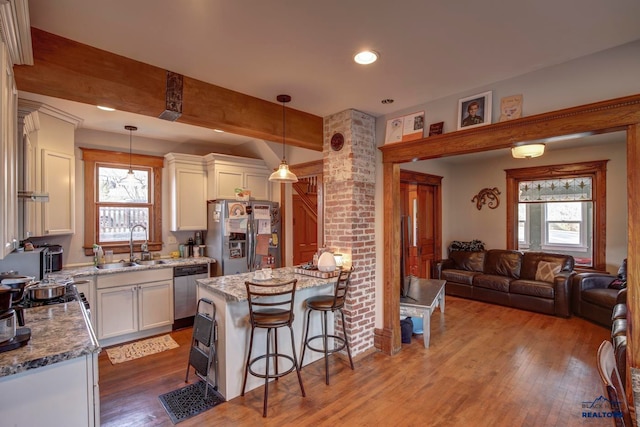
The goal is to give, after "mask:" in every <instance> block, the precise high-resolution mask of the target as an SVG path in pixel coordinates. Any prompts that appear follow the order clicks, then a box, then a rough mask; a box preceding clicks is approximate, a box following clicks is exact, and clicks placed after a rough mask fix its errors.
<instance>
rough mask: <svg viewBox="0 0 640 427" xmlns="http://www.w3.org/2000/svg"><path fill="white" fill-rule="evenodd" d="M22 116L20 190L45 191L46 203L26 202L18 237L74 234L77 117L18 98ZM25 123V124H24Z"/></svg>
mask: <svg viewBox="0 0 640 427" xmlns="http://www.w3.org/2000/svg"><path fill="white" fill-rule="evenodd" d="M19 108H20V110H21V112H30V113H28V114H27V115H26V116H25V117H24V121H25V128H24V131H25V136H24V138H23V139H22V141H23V144H22V145H23V146H22V151H23V159H22V165H21V166H22V168H23V169H24V170H23V172H22V176H23V185H24V188H22V190H24V191H31V192H34V193H47V194H48V195H49V200H48V202H46V203H34V202H26V204H25V207H24V210H23V213H22V214H23V217H22V218H21V221H22V227H21V229H22V233H23V235H22V236H21V238H23V239H24V238H28V237H33V236H53V235H66V234H73V233H75V153H74V150H75V146H74V141H75V129H76V127H77V126H78V125H79V124H80V123H81V122H82V120H81V119H79V118H77V117H75V116H72V115H70V114H67V113H65V112H63V111H60V110H57V109H54V108H52V107H49V106H47V105H46V104H43V103H41V102H36V101H28V100H24V99H20V100H19ZM26 123H29V126H26Z"/></svg>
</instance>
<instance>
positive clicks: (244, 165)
mask: <svg viewBox="0 0 640 427" xmlns="http://www.w3.org/2000/svg"><path fill="white" fill-rule="evenodd" d="M205 159H206V162H207V180H208V185H207V191H208V198H209V199H211V200H214V199H233V198H235V197H236V191H235V190H236V188H242V189H247V190H250V191H251V198H252V199H255V200H271V182H270V181H269V175H271V171H269V169H268V168H267V166H266V165H265V163H264V161H262V160H259V159H249V158H245V157H236V156H228V155H224V154H207V155H206V156H205Z"/></svg>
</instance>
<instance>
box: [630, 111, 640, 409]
mask: <svg viewBox="0 0 640 427" xmlns="http://www.w3.org/2000/svg"><path fill="white" fill-rule="evenodd" d="M638 165H640V123H637V124H634V125H632V126H629V129H628V130H627V194H628V195H629V197H627V215H628V220H627V226H628V236H629V237H628V239H627V283H628V291H627V292H628V293H627V309H628V314H627V321H628V332H627V342H628V347H627V361H628V362H629V363H630V365H631V366H634V367H638V366H640V337H639V336H638V334H637V333H636V328H635V326H636V325H640V284H639V282H638V281H639V280H640V239H638V238H637V236H639V235H640V198H639V197H637V195H638V194H640V168H639V167H638ZM631 195H634V196H631ZM630 371H631V370H630V369H627V384H630V383H629V373H630ZM630 389H631V387H627V398H629V397H630V396H631V391H630ZM630 401H631V402H633V399H632V400H630Z"/></svg>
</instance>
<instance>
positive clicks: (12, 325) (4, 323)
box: [0, 310, 16, 344]
mask: <svg viewBox="0 0 640 427" xmlns="http://www.w3.org/2000/svg"><path fill="white" fill-rule="evenodd" d="M15 336H16V313H15V311H13V310H6V311H2V312H0V344H2V343H5V342H7V341H10V340H12V339H13V338H14V337H15Z"/></svg>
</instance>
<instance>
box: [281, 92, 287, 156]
mask: <svg viewBox="0 0 640 427" xmlns="http://www.w3.org/2000/svg"><path fill="white" fill-rule="evenodd" d="M284 112H285V103H284V102H282V161H283V162H284V161H286V157H285V155H284V146H285V144H286V142H285V135H286V133H287V132H286V130H287V121H286V120H285V115H284Z"/></svg>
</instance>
